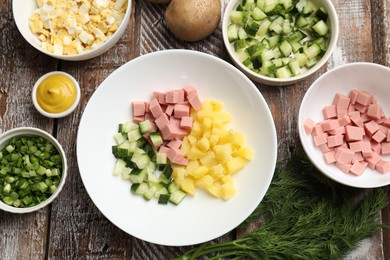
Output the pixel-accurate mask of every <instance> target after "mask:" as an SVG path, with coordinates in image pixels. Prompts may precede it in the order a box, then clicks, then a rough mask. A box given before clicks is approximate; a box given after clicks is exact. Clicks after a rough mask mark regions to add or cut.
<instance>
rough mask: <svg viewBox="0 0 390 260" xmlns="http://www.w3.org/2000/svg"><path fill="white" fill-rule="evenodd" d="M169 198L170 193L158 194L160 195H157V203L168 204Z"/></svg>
mask: <svg viewBox="0 0 390 260" xmlns="http://www.w3.org/2000/svg"><path fill="white" fill-rule="evenodd" d="M170 198H171V195H170V194H160V196H159V197H158V204H163V205H165V204H168V202H169V199H170ZM179 203H180V202H179Z"/></svg>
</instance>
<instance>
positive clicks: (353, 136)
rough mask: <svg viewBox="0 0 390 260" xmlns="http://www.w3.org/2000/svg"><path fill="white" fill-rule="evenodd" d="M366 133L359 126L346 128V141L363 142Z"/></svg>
mask: <svg viewBox="0 0 390 260" xmlns="http://www.w3.org/2000/svg"><path fill="white" fill-rule="evenodd" d="M363 135H364V132H363V131H362V128H360V127H357V126H350V125H347V126H345V140H346V141H361V140H363Z"/></svg>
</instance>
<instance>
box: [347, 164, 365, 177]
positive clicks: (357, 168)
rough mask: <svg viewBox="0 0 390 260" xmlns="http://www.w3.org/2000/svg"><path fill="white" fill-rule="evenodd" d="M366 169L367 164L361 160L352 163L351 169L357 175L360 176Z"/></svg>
mask: <svg viewBox="0 0 390 260" xmlns="http://www.w3.org/2000/svg"><path fill="white" fill-rule="evenodd" d="M365 169H366V166H365V164H362V163H360V162H359V161H356V162H354V163H353V164H352V166H351V168H350V169H349V171H350V172H351V173H352V174H354V175H357V176H360V175H362V174H363V172H364V170H365Z"/></svg>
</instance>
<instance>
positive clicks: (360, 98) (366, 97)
mask: <svg viewBox="0 0 390 260" xmlns="http://www.w3.org/2000/svg"><path fill="white" fill-rule="evenodd" d="M371 101H372V96H371V95H370V94H368V93H367V92H364V91H359V93H358V95H357V97H356V103H358V104H361V105H364V106H368V105H369V104H371Z"/></svg>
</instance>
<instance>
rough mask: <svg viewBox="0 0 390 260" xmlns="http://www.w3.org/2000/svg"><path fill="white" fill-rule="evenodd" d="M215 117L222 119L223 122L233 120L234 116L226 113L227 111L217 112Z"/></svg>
mask: <svg viewBox="0 0 390 260" xmlns="http://www.w3.org/2000/svg"><path fill="white" fill-rule="evenodd" d="M214 117H215V118H218V119H220V120H221V121H222V123H228V122H230V121H231V120H232V116H231V115H229V114H228V113H226V112H225V111H218V112H215V115H214Z"/></svg>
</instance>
